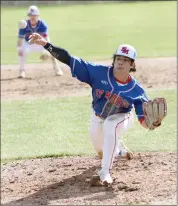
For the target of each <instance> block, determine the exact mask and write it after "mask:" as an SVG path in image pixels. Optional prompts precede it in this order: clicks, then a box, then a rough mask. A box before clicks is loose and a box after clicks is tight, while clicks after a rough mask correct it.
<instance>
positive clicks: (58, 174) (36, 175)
mask: <svg viewBox="0 0 178 206" xmlns="http://www.w3.org/2000/svg"><path fill="white" fill-rule="evenodd" d="M100 163H101V161H100V160H98V159H97V158H94V157H71V158H49V159H36V160H22V161H16V162H14V163H11V164H4V165H3V166H2V168H1V170H2V183H1V184H2V194H1V195H2V203H3V204H5V203H10V204H11V205H66V204H67V205H74V204H81V205H84V204H93V205H100V204H109V205H113V204H122V205H123V204H124V205H128V204H147V205H148V204H154V203H157V204H158V203H161V204H163V205H166V204H170V205H173V204H175V203H176V197H175V193H176V163H177V160H176V155H175V154H174V153H145V154H139V153H137V154H135V157H134V159H133V160H130V161H129V160H127V161H126V160H116V161H115V162H114V169H113V171H112V174H113V177H114V178H115V182H114V184H113V186H112V187H90V184H89V179H90V178H91V176H92V175H93V174H95V170H96V169H98V168H99V166H100Z"/></svg>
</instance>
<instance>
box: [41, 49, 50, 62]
mask: <svg viewBox="0 0 178 206" xmlns="http://www.w3.org/2000/svg"><path fill="white" fill-rule="evenodd" d="M49 58H50V53H49V52H48V51H44V52H42V55H41V56H40V59H41V60H42V61H46V60H48V59H49Z"/></svg>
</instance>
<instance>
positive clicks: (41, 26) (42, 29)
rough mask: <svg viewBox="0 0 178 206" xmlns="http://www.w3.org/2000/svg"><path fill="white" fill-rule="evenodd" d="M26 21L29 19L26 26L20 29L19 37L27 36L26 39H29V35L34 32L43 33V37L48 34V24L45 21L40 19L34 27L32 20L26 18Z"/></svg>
mask: <svg viewBox="0 0 178 206" xmlns="http://www.w3.org/2000/svg"><path fill="white" fill-rule="evenodd" d="M26 21H27V26H26V28H24V29H19V33H18V37H19V38H25V40H26V41H28V40H29V36H30V35H31V34H32V33H34V32H35V33H38V34H40V35H42V36H43V37H47V36H48V26H47V24H46V23H45V22H44V21H42V20H38V23H37V25H36V27H35V28H32V26H31V24H30V20H26Z"/></svg>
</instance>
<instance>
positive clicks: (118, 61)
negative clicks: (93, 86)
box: [114, 56, 132, 73]
mask: <svg viewBox="0 0 178 206" xmlns="http://www.w3.org/2000/svg"><path fill="white" fill-rule="evenodd" d="M131 67H132V60H131V59H129V58H128V57H124V56H116V57H115V61H114V70H115V72H117V71H125V72H128V73H129V71H130V69H131Z"/></svg>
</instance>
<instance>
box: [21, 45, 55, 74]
mask: <svg viewBox="0 0 178 206" xmlns="http://www.w3.org/2000/svg"><path fill="white" fill-rule="evenodd" d="M22 51H23V56H20V57H19V63H20V71H25V63H26V59H27V55H28V54H29V53H30V52H41V53H43V52H47V51H46V49H45V48H44V47H43V46H41V45H37V44H31V45H30V44H28V43H27V42H26V41H24V42H23V45H22ZM50 55H51V54H50ZM52 63H53V67H55V68H54V69H55V70H57V67H58V66H57V60H56V59H55V58H52Z"/></svg>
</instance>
